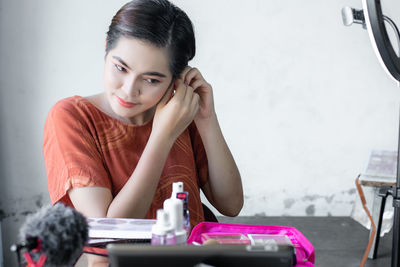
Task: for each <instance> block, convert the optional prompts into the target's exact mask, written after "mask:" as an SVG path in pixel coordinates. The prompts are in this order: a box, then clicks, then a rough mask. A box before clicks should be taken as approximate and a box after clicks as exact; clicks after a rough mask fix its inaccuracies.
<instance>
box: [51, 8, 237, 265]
mask: <svg viewBox="0 0 400 267" xmlns="http://www.w3.org/2000/svg"><path fill="white" fill-rule="evenodd" d="M194 55H195V38H194V33H193V27H192V23H191V21H190V19H189V18H188V17H187V15H186V14H185V13H184V12H183V11H182V10H181V9H179V8H178V7H176V6H174V5H173V4H171V3H170V2H168V1H167V0H137V1H132V2H129V3H127V4H126V5H124V6H123V7H122V8H121V9H120V10H119V11H118V12H117V14H116V15H115V16H114V17H113V19H112V22H111V25H110V27H109V31H108V32H107V39H106V57H105V68H104V87H105V91H104V92H103V93H100V94H98V95H94V96H89V97H81V96H74V97H70V98H66V99H63V100H61V101H59V102H58V103H57V104H56V105H55V106H54V107H53V108H52V109H51V111H50V113H49V115H48V118H47V121H46V125H45V130H44V145H43V151H44V158H45V163H46V169H47V176H48V186H49V193H50V197H51V201H52V202H53V203H56V202H64V203H66V204H67V205H70V206H73V207H74V208H75V209H77V210H78V211H80V212H82V213H83V214H84V215H85V216H88V217H126V218H155V216H156V210H157V209H159V208H162V204H163V201H164V200H165V199H166V198H168V197H169V196H170V194H171V187H172V186H171V184H172V183H173V182H176V181H183V182H184V187H185V190H186V191H188V192H189V211H190V219H191V225H192V226H194V225H196V224H197V223H199V222H201V221H203V220H204V214H203V209H202V205H201V201H200V189H201V190H202V191H203V192H204V194H205V196H206V197H207V199H208V200H209V201H210V203H211V204H212V205H213V206H214V207H215V208H216V209H217V210H218V211H219V212H221V213H222V214H224V215H227V216H236V215H237V214H238V213H239V212H240V210H241V208H242V205H243V191H242V183H241V178H240V174H239V171H238V169H237V167H236V164H235V161H234V159H233V157H232V155H231V152H230V151H229V148H228V146H227V144H226V142H225V140H224V137H223V135H222V132H221V129H220V126H219V123H218V120H217V115H216V113H215V109H214V102H213V94H212V87H211V85H210V84H208V83H207V82H206V80H205V79H204V78H203V76H202V75H201V73H200V71H199V70H198V69H196V68H192V67H189V66H188V61H190V60H191V59H192V58H193V57H194ZM96 263H104V264H106V261H105V260H104V259H101V258H98V257H91V258H90V260H89V265H93V266H94V265H95V264H96Z"/></svg>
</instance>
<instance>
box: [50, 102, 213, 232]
mask: <svg viewBox="0 0 400 267" xmlns="http://www.w3.org/2000/svg"><path fill="white" fill-rule="evenodd" d="M151 129H152V121H150V122H148V123H146V124H144V125H141V126H137V125H133V124H127V123H124V122H121V121H119V120H117V119H115V118H112V117H110V116H109V115H107V114H105V113H104V112H102V111H101V110H99V109H98V108H97V107H96V106H94V105H93V104H91V103H90V102H89V101H88V100H87V99H85V98H83V97H81V96H74V97H70V98H66V99H63V100H60V101H59V102H57V103H56V104H55V105H54V106H53V108H52V109H51V110H50V113H49V115H48V117H47V120H46V124H45V127H44V143H43V154H44V160H45V164H46V171H47V182H48V189H49V194H50V198H51V202H52V203H53V204H54V203H56V202H63V203H65V204H66V205H69V206H73V204H72V203H71V200H70V199H69V196H68V193H67V192H68V190H70V189H71V188H76V187H87V186H100V187H106V188H109V189H110V190H111V192H112V195H113V196H115V195H117V194H118V192H119V191H120V190H121V189H122V187H123V186H124V184H125V183H126V182H127V180H128V179H129V177H130V176H131V174H132V172H133V171H134V170H135V168H136V165H137V163H138V161H139V158H140V156H141V154H142V152H143V150H144V148H145V146H146V143H147V140H148V139H149V136H150V133H151ZM177 181H182V182H183V183H184V188H185V191H188V192H189V203H188V206H189V212H190V223H191V225H192V226H194V225H196V224H198V223H199V222H201V221H203V220H204V214H203V209H202V205H201V200H200V188H201V187H202V186H203V185H204V184H205V183H207V181H208V165H207V156H206V153H205V150H204V147H203V143H202V141H201V137H200V135H199V133H198V131H197V128H196V125H195V124H194V123H192V124H191V125H190V126H189V127H188V128H187V129H186V130H185V131H184V132H183V133H182V134H181V135H180V136H179V138H178V139H177V140H176V141H175V143H174V145H173V146H172V148H171V151H170V153H169V155H168V158H167V161H166V163H165V166H164V169H163V171H162V174H161V177H160V180H159V183H158V186H157V190H156V192H155V195H154V198H153V202H152V204H151V206H150V209H149V211H148V212H147V215H146V218H148V219H150V218H155V217H156V211H157V209H160V208H162V205H163V202H164V200H165V199H167V198H169V197H170V196H171V191H172V183H173V182H177Z"/></svg>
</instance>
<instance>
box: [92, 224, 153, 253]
mask: <svg viewBox="0 0 400 267" xmlns="http://www.w3.org/2000/svg"><path fill="white" fill-rule="evenodd" d="M87 222H88V225H89V245H91V246H104V245H106V244H108V243H121V242H124V243H150V240H151V228H152V226H153V225H154V224H155V223H156V220H149V219H125V218H88V219H87Z"/></svg>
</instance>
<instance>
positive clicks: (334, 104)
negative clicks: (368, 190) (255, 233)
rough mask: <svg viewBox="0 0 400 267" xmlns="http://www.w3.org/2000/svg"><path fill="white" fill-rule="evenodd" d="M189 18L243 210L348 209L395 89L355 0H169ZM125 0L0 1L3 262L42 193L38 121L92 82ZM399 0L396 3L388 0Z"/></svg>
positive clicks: (391, 125)
mask: <svg viewBox="0 0 400 267" xmlns="http://www.w3.org/2000/svg"><path fill="white" fill-rule="evenodd" d="M174 2H175V3H176V4H177V5H178V6H180V7H182V8H183V9H184V10H185V11H187V13H188V14H189V16H190V17H191V18H192V20H193V22H194V25H195V30H196V34H197V44H198V53H197V56H196V58H195V60H194V61H193V62H192V63H191V65H193V66H196V67H198V68H199V69H200V70H201V71H202V72H203V75H204V76H205V77H206V79H207V80H208V81H209V82H210V83H211V84H212V85H213V88H214V91H215V103H216V107H217V113H218V115H219V119H220V123H221V125H222V128H223V131H224V133H225V136H226V139H227V141H228V143H229V144H230V147H231V150H232V152H233V154H234V156H235V158H236V160H237V163H238V165H239V168H240V171H241V174H242V178H243V183H244V189H245V206H244V208H243V211H242V213H241V214H242V215H277V216H278V215H293V216H295V215H300V216H303V215H310V216H313V215H314V216H329V215H332V216H347V215H349V214H350V210H351V207H352V203H353V202H354V201H355V200H356V194H355V189H354V178H355V177H356V175H357V174H358V173H359V172H360V170H361V169H362V168H363V164H364V161H365V159H366V157H367V155H368V152H369V150H370V149H373V148H378V149H395V148H396V143H397V127H398V106H399V105H398V99H399V89H398V88H396V87H395V86H394V83H393V82H392V81H391V80H390V79H389V78H388V77H387V76H386V75H385V73H384V72H383V71H382V69H381V68H380V66H379V65H378V61H377V60H376V58H375V55H374V54H373V50H372V48H371V46H370V44H369V40H368V36H367V33H366V31H363V30H362V29H361V27H360V26H359V25H356V26H353V27H351V28H345V27H344V26H342V22H341V15H340V10H341V8H342V6H344V5H353V6H356V7H361V1H355V0H351V1H345V0H335V1H332V0H331V1H317V0H308V1H295V0H281V1H261V0H258V1H257V0H251V1H239V0H230V1H228V0H224V1H222V0H219V1H212V0H203V1H187V0H179V1H178V0H176V1H174ZM123 3H125V1H95V0H90V1H77V0H73V1H65V0H60V1H50V0H37V1H28V0H13V1H6V0H0V59H1V60H0V89H1V90H0V94H1V95H0V112H1V113H0V119H1V127H0V147H1V151H0V177H1V185H0V201H1V202H0V220H1V221H2V223H1V227H2V231H3V248H4V254H5V266H12V264H11V263H12V262H13V260H14V258H13V255H10V253H9V252H8V247H9V246H10V244H11V243H12V242H15V241H16V233H17V229H18V227H19V226H20V224H21V223H22V222H23V220H24V218H25V216H26V215H27V214H29V213H32V212H34V211H35V210H36V209H37V208H39V207H41V206H42V205H44V204H47V203H48V202H49V198H48V193H47V185H46V176H45V171H44V165H43V159H42V152H41V145H42V130H43V125H44V120H45V118H46V115H47V112H48V110H49V109H50V107H51V106H52V105H53V104H54V103H55V102H56V101H57V100H58V99H61V98H63V97H67V96H71V95H74V94H78V95H83V96H85V95H90V94H94V93H97V92H99V91H101V90H103V84H102V79H103V78H102V72H103V55H104V54H103V49H104V38H105V32H106V31H107V27H108V24H109V22H110V20H111V17H112V15H113V14H114V13H115V12H116V10H117V9H118V8H119V7H120V6H121V5H122V4H123ZM394 10H398V9H394Z"/></svg>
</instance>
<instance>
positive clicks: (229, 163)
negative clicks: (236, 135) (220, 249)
mask: <svg viewBox="0 0 400 267" xmlns="http://www.w3.org/2000/svg"><path fill="white" fill-rule="evenodd" d="M196 126H197V128H198V130H199V133H200V136H201V138H202V141H203V145H204V148H205V150H206V154H207V159H208V168H209V176H210V178H209V188H208V189H209V191H210V193H211V194H210V196H207V194H206V196H207V197H208V198H211V201H212V202H213V203H212V204H213V205H214V206H215V207H216V208H217V209H218V211H220V212H221V213H222V214H225V215H229V216H235V215H237V214H238V213H239V212H240V210H241V208H242V206H243V189H242V181H241V177H240V173H239V170H238V168H237V166H236V163H235V160H234V159H233V156H232V153H231V151H230V150H229V147H228V145H227V144H226V141H225V138H224V136H223V134H222V131H221V128H220V126H219V122H218V119H217V117H216V115H213V116H212V117H211V118H210V119H208V120H203V121H196ZM205 191H207V190H205ZM205 193H206V192H205ZM209 200H210V199H209Z"/></svg>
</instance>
